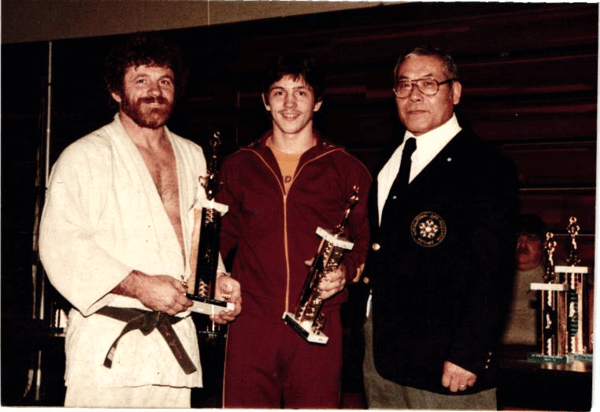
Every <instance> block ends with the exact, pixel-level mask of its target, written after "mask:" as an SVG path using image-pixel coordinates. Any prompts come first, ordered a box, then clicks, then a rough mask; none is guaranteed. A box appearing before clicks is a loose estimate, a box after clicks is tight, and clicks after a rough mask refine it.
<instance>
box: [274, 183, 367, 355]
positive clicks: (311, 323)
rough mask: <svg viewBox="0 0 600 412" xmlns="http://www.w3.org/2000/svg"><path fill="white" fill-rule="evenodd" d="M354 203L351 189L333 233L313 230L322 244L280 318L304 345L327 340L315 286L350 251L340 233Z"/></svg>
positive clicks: (317, 288)
mask: <svg viewBox="0 0 600 412" xmlns="http://www.w3.org/2000/svg"><path fill="white" fill-rule="evenodd" d="M358 200H359V198H358V187H357V186H354V188H353V191H352V194H351V195H350V196H349V198H348V201H347V203H346V204H347V208H346V210H345V212H344V215H343V217H342V221H341V222H340V224H339V225H337V226H336V228H335V229H334V230H333V231H329V230H325V229H323V228H320V227H318V228H317V235H319V236H320V237H321V238H322V239H323V240H322V241H321V244H320V245H319V249H318V251H317V254H316V256H315V258H314V260H313V262H312V265H311V267H310V270H309V273H308V277H307V278H306V281H305V283H304V287H303V288H302V293H301V294H300V299H299V300H298V304H297V305H296V310H295V311H294V313H289V312H285V313H284V314H283V319H284V321H285V323H287V324H288V325H290V326H291V327H292V328H293V329H294V330H295V331H296V332H298V334H299V335H300V336H302V337H303V338H304V339H306V340H307V341H308V342H311V343H316V344H321V345H325V344H327V341H328V340H329V338H328V337H327V336H326V335H325V334H324V333H323V332H322V331H321V330H322V328H323V325H324V324H325V314H324V313H322V312H321V309H322V306H323V302H324V301H323V300H322V299H321V298H320V295H321V292H320V290H319V284H320V283H321V280H322V279H323V278H324V277H325V275H326V274H327V273H329V272H332V271H334V270H336V269H337V268H338V267H339V265H340V262H341V261H342V258H343V257H344V253H345V252H346V251H347V250H352V247H353V246H354V244H353V243H352V242H350V241H349V240H348V239H347V238H346V237H345V236H344V231H345V228H346V224H347V223H348V218H349V216H350V212H351V211H352V209H353V208H354V206H355V205H356V204H357V203H358Z"/></svg>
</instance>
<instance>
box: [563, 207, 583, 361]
mask: <svg viewBox="0 0 600 412" xmlns="http://www.w3.org/2000/svg"><path fill="white" fill-rule="evenodd" d="M567 232H568V233H569V237H570V243H569V257H568V258H567V266H557V267H556V271H557V273H559V274H560V281H561V282H562V283H565V284H566V285H567V315H566V316H567V322H566V324H567V353H568V354H571V355H573V354H576V355H583V354H585V353H587V352H588V339H586V338H587V336H586V335H587V334H586V333H585V328H584V325H586V326H587V324H585V322H584V320H585V319H586V317H587V316H586V310H585V309H586V307H585V306H586V304H587V303H588V302H587V300H586V294H587V287H586V282H585V281H586V279H585V278H584V275H586V274H587V273H588V267H587V266H579V263H580V262H581V259H580V258H579V245H578V243H577V236H578V235H579V225H578V224H577V218H576V217H574V216H571V218H570V219H569V225H568V226H567Z"/></svg>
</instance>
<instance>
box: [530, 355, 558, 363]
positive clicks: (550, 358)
mask: <svg viewBox="0 0 600 412" xmlns="http://www.w3.org/2000/svg"><path fill="white" fill-rule="evenodd" d="M527 360H528V361H530V362H552V363H567V361H568V359H567V357H566V356H558V355H542V354H541V353H530V354H528V355H527Z"/></svg>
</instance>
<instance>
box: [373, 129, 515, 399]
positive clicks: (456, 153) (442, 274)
mask: <svg viewBox="0 0 600 412" xmlns="http://www.w3.org/2000/svg"><path fill="white" fill-rule="evenodd" d="M417 145H418V138H417ZM391 153H393V151H392V152H389V154H390V155H391ZM376 199H377V184H374V185H373V186H372V192H371V196H370V202H371V204H370V212H371V221H372V229H371V233H372V246H374V247H373V249H377V250H372V251H371V255H370V256H369V261H368V269H369V270H368V276H369V277H370V280H371V285H372V290H373V333H374V358H375V366H376V368H377V370H378V372H379V373H380V374H381V376H383V377H384V378H386V379H388V380H391V381H394V382H396V383H398V384H402V385H407V386H411V387H415V388H420V389H426V390H430V391H433V392H438V393H447V394H450V391H449V390H448V389H446V388H443V387H442V385H441V377H442V371H443V363H444V361H445V360H449V361H451V362H453V363H455V364H457V365H459V366H461V367H463V368H465V369H467V370H470V371H471V372H473V373H475V374H476V375H477V377H478V378H477V383H476V385H475V387H474V388H472V389H470V390H468V391H466V392H464V393H473V392H478V391H480V390H483V389H487V388H490V387H493V386H494V385H495V376H494V375H495V369H496V365H495V358H496V353H497V346H498V343H499V340H500V333H501V328H502V323H503V319H504V316H503V307H504V306H503V300H504V299H505V298H506V293H507V292H508V291H509V290H510V283H511V279H512V276H513V273H514V266H513V262H514V253H515V245H516V231H515V221H516V216H517V178H516V173H515V168H514V165H513V164H512V162H511V161H510V160H508V159H507V158H506V157H504V156H503V155H501V154H500V152H498V151H497V150H496V149H494V148H493V147H492V146H491V145H489V144H487V143H485V142H483V141H481V140H480V139H479V138H477V137H476V136H475V135H474V134H473V133H472V132H469V131H465V130H463V131H461V132H460V133H459V134H458V135H457V136H455V137H454V138H453V139H452V140H451V141H450V142H449V143H448V144H447V145H446V147H445V148H444V149H442V151H441V152H440V153H439V154H438V155H437V156H436V157H435V158H434V159H433V160H432V161H431V163H430V164H429V165H428V166H427V167H425V169H424V170H423V171H422V172H421V173H420V174H419V175H418V176H416V178H415V179H414V180H413V181H412V182H411V183H410V185H409V187H408V189H406V190H405V191H402V192H397V191H395V190H394V189H392V191H391V192H390V194H389V195H388V198H387V201H386V204H385V208H384V212H383V216H382V222H381V225H378V224H377V204H376ZM461 393H462V392H461Z"/></svg>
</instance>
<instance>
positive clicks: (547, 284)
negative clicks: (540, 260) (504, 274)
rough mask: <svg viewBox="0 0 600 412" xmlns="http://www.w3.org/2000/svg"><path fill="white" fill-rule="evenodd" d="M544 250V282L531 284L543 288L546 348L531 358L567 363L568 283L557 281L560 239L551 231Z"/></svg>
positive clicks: (542, 321) (541, 305) (543, 323)
mask: <svg viewBox="0 0 600 412" xmlns="http://www.w3.org/2000/svg"><path fill="white" fill-rule="evenodd" d="M544 250H545V252H546V267H545V273H544V283H532V284H531V286H530V287H531V290H539V291H540V297H541V299H540V314H541V334H542V339H541V341H542V350H541V354H531V355H529V359H532V360H542V361H554V362H566V357H565V353H566V339H565V338H566V333H565V331H566V324H565V313H566V300H565V292H566V290H567V288H566V285H565V284H564V283H555V282H556V280H557V277H556V266H555V264H554V251H555V250H556V240H555V239H554V234H553V233H551V232H548V233H546V241H545V242H544Z"/></svg>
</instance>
